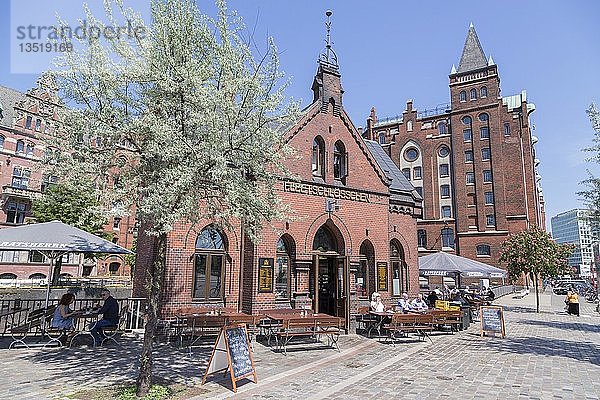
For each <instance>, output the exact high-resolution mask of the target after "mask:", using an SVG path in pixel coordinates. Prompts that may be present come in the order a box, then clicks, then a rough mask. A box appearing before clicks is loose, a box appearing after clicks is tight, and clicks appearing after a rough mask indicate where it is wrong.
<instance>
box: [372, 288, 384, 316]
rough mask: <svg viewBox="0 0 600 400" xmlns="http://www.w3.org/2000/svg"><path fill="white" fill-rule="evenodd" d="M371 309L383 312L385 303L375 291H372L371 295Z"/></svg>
mask: <svg viewBox="0 0 600 400" xmlns="http://www.w3.org/2000/svg"><path fill="white" fill-rule="evenodd" d="M371 311H376V312H384V311H385V305H384V304H383V302H382V301H381V295H380V294H379V293H377V292H373V294H372V295H371Z"/></svg>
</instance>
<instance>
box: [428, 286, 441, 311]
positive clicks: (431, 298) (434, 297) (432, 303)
mask: <svg viewBox="0 0 600 400" xmlns="http://www.w3.org/2000/svg"><path fill="white" fill-rule="evenodd" d="M439 299H440V298H439V297H438V290H437V289H435V290H432V291H431V293H429V296H427V302H428V303H429V307H431V308H434V307H435V302H436V301H437V300H439Z"/></svg>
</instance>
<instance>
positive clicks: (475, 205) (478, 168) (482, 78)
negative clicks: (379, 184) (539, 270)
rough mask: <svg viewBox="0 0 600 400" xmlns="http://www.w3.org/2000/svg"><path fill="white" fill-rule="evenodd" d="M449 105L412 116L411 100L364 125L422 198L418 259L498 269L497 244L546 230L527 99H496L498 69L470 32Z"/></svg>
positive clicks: (523, 96)
mask: <svg viewBox="0 0 600 400" xmlns="http://www.w3.org/2000/svg"><path fill="white" fill-rule="evenodd" d="M449 78H450V103H449V104H444V105H442V106H440V107H437V108H436V109H433V110H423V111H417V110H416V109H414V108H413V101H412V100H409V101H408V102H407V105H406V110H405V111H404V112H403V113H402V115H401V116H398V117H395V118H377V116H376V114H375V110H374V109H373V110H372V111H371V116H370V118H369V120H368V121H367V129H366V131H365V136H366V137H368V138H371V139H373V140H377V141H378V142H379V143H381V144H382V146H383V147H384V148H385V149H386V151H387V153H388V154H389V155H390V157H391V158H392V160H394V162H395V163H396V164H397V165H398V166H399V168H400V169H401V171H402V172H403V173H404V174H405V176H406V177H407V178H408V179H410V180H411V183H412V184H413V185H414V186H415V188H416V189H417V190H418V191H419V193H420V194H421V195H422V196H423V216H422V218H420V219H419V221H418V223H417V227H418V247H419V254H420V255H426V254H428V253H432V252H436V251H440V250H443V251H449V252H455V253H456V254H459V255H461V256H464V257H468V258H472V259H477V260H479V261H482V262H485V263H487V264H491V265H495V266H499V262H498V259H499V257H500V249H501V244H502V242H503V241H504V240H506V238H507V237H508V235H509V234H511V233H515V232H520V231H522V230H524V229H527V228H528V227H529V226H540V227H542V228H544V227H545V214H544V198H543V194H542V189H541V184H540V179H541V176H540V175H539V174H538V173H537V172H536V166H537V165H538V163H539V160H537V159H536V157H535V147H534V145H535V143H536V142H537V141H538V139H537V137H536V136H534V135H533V134H532V124H531V123H530V114H531V113H532V112H533V111H534V110H535V106H534V105H533V104H532V103H528V101H527V97H526V92H525V91H523V92H521V93H520V94H516V95H513V96H504V97H503V96H502V95H501V94H500V77H499V74H498V66H497V65H496V64H495V63H494V60H493V59H492V57H491V56H490V57H489V58H486V56H485V54H484V52H483V49H482V47H481V44H480V43H479V39H478V37H477V34H476V32H475V28H474V27H473V25H471V27H470V28H469V31H468V34H467V38H466V41H465V45H464V48H463V52H462V56H461V59H460V63H459V65H458V69H457V68H456V67H454V66H453V67H452V72H451V73H450V76H449Z"/></svg>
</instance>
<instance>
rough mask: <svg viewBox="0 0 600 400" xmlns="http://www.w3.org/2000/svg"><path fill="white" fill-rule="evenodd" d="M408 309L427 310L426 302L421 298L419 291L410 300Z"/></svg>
mask: <svg viewBox="0 0 600 400" xmlns="http://www.w3.org/2000/svg"><path fill="white" fill-rule="evenodd" d="M410 309H411V310H413V311H419V312H421V311H427V303H425V300H423V295H422V294H421V293H419V294H418V295H417V298H416V299H414V300H413V301H411V302H410Z"/></svg>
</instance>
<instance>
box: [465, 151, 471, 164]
mask: <svg viewBox="0 0 600 400" xmlns="http://www.w3.org/2000/svg"><path fill="white" fill-rule="evenodd" d="M465 162H466V163H471V162H473V150H467V151H465Z"/></svg>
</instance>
